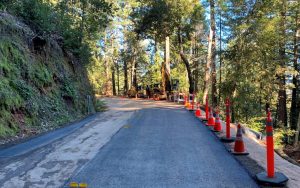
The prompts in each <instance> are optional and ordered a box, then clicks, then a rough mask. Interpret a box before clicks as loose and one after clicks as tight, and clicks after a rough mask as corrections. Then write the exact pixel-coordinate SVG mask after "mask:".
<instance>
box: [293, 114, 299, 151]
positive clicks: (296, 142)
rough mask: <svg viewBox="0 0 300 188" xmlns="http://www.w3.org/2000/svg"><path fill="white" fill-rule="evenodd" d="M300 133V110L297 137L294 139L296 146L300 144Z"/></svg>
mask: <svg viewBox="0 0 300 188" xmlns="http://www.w3.org/2000/svg"><path fill="white" fill-rule="evenodd" d="M299 134H300V112H299V114H298V122H297V128H296V133H295V139H294V146H295V147H296V146H298V144H299Z"/></svg>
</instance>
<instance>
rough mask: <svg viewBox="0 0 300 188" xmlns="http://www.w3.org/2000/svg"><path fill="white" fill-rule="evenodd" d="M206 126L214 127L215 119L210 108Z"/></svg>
mask: <svg viewBox="0 0 300 188" xmlns="http://www.w3.org/2000/svg"><path fill="white" fill-rule="evenodd" d="M206 126H215V118H214V116H213V112H212V108H210V112H209V117H208V122H207V123H206Z"/></svg>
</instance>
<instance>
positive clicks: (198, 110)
mask: <svg viewBox="0 0 300 188" xmlns="http://www.w3.org/2000/svg"><path fill="white" fill-rule="evenodd" d="M195 116H196V117H201V110H200V104H199V103H197V110H196V111H195Z"/></svg>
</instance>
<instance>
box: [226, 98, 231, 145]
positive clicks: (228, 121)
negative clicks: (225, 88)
mask: <svg viewBox="0 0 300 188" xmlns="http://www.w3.org/2000/svg"><path fill="white" fill-rule="evenodd" d="M229 105H230V104H229V99H228V98H227V99H226V138H227V139H230V107H229Z"/></svg>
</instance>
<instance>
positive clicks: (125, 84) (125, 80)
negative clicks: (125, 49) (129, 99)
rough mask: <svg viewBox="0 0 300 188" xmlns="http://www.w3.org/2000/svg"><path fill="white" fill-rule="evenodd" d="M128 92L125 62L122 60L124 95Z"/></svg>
mask: <svg viewBox="0 0 300 188" xmlns="http://www.w3.org/2000/svg"><path fill="white" fill-rule="evenodd" d="M127 92H128V74H127V62H126V60H125V61H124V95H127Z"/></svg>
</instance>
